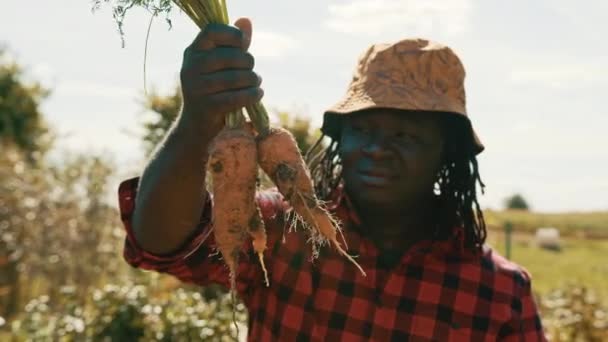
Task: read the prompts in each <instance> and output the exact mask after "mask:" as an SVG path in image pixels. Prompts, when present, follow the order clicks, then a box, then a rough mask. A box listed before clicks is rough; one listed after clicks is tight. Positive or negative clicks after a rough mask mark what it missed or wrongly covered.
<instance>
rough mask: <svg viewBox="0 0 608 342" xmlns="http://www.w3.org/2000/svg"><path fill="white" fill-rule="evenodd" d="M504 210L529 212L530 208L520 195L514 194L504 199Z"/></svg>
mask: <svg viewBox="0 0 608 342" xmlns="http://www.w3.org/2000/svg"><path fill="white" fill-rule="evenodd" d="M505 208H506V209H512V210H529V209H530V206H529V205H528V202H527V201H526V199H525V198H524V197H523V196H522V195H520V194H515V195H513V196H510V197H508V198H507V199H505Z"/></svg>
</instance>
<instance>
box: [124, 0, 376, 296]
mask: <svg viewBox="0 0 608 342" xmlns="http://www.w3.org/2000/svg"><path fill="white" fill-rule="evenodd" d="M172 1H173V3H175V4H176V5H177V6H178V7H179V8H180V9H181V10H182V11H183V12H184V13H186V14H187V15H188V16H189V17H190V18H191V19H192V20H193V21H194V22H195V23H196V24H197V25H198V26H199V27H200V28H201V29H204V28H205V26H206V25H208V24H211V23H217V24H226V25H227V24H228V23H229V19H228V12H227V8H226V0H172ZM131 2H132V3H137V4H138V5H145V1H143V3H144V4H142V1H135V0H131ZM162 4H163V6H165V7H164V10H165V11H167V8H168V7H167V6H169V1H162ZM123 13H124V12H123ZM246 110H247V114H248V116H249V119H250V122H247V121H246V118H245V116H244V114H243V111H242V110H239V111H235V112H233V113H228V114H227V115H226V125H225V127H224V129H223V130H222V131H221V132H220V133H219V134H218V135H217V136H216V137H215V138H214V140H213V141H212V143H211V145H210V146H209V160H208V165H207V167H208V169H209V170H210V171H211V172H210V174H211V176H212V178H213V182H212V184H213V188H212V192H213V196H214V201H213V213H212V217H213V229H214V235H215V240H216V243H217V248H218V250H219V251H220V253H221V254H222V257H223V260H224V261H225V263H226V265H227V266H228V268H229V269H230V281H231V288H232V290H233V291H234V289H235V286H236V284H235V282H236V271H237V265H238V259H239V255H240V253H241V248H242V247H243V246H244V244H245V241H246V239H247V237H248V236H250V237H251V238H252V244H253V250H254V251H255V253H256V254H257V255H258V258H259V261H260V264H261V267H262V269H263V271H264V278H265V282H266V286H268V285H269V282H268V275H267V271H266V267H265V264H264V258H263V253H264V250H265V249H266V244H267V236H266V230H265V227H264V221H263V220H262V217H261V213H260V210H259V208H258V206H257V203H256V201H255V191H256V178H257V170H258V165H259V166H260V167H261V169H262V170H263V171H264V172H265V173H266V174H267V175H268V176H269V177H270V178H271V179H272V181H273V182H274V183H275V185H276V186H277V188H278V190H279V192H280V193H281V194H282V195H283V196H284V198H285V200H287V201H288V202H289V204H290V205H291V207H292V208H293V211H295V213H296V214H297V216H295V217H296V219H297V220H299V221H301V222H303V223H304V225H305V226H306V227H307V228H308V229H309V230H310V232H311V233H312V235H313V238H312V239H311V240H312V241H313V243H315V244H316V243H325V242H327V241H329V243H330V244H331V245H332V246H333V247H334V248H335V249H336V250H337V251H338V252H339V253H340V254H342V255H344V256H345V257H346V258H348V259H349V260H350V261H351V262H352V263H353V264H354V265H356V266H357V268H358V269H359V270H360V271H361V272H362V273H363V274H364V275H365V272H364V271H363V269H362V268H361V267H360V266H359V265H358V264H357V262H356V261H355V260H354V259H353V258H352V257H351V256H350V255H348V254H347V253H346V251H345V250H344V249H343V248H342V246H341V244H340V243H339V242H338V239H337V233H338V232H339V225H338V223H337V221H336V220H335V219H334V218H333V217H332V216H331V215H330V214H329V213H328V212H327V211H326V210H325V209H324V208H323V206H322V205H321V203H320V201H319V200H318V199H317V197H316V195H315V192H314V187H313V182H312V180H311V178H310V172H309V171H308V169H307V167H306V164H305V162H304V159H303V157H302V155H301V154H300V151H299V149H298V146H297V144H296V141H295V139H294V137H293V135H292V134H291V133H290V132H289V131H288V130H286V129H283V128H276V127H270V125H269V120H268V114H267V112H266V109H265V108H264V106H263V104H262V103H261V102H258V103H256V104H254V105H252V106H249V107H247V108H246Z"/></svg>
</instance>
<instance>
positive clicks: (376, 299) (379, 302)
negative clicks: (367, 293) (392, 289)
mask: <svg viewBox="0 0 608 342" xmlns="http://www.w3.org/2000/svg"><path fill="white" fill-rule="evenodd" d="M374 302H375V303H376V305H377V306H382V297H380V295H379V294H376V295H374Z"/></svg>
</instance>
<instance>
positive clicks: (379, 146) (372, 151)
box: [361, 136, 390, 158]
mask: <svg viewBox="0 0 608 342" xmlns="http://www.w3.org/2000/svg"><path fill="white" fill-rule="evenodd" d="M378 138H379V137H377V136H376V137H374V139H369V140H368V141H367V142H366V143H365V144H364V145H363V147H362V148H361V152H363V154H364V155H366V156H368V157H370V158H383V157H386V156H387V155H388V154H389V153H390V151H389V150H388V149H387V148H386V146H385V143H384V139H378Z"/></svg>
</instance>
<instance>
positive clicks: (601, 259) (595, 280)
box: [487, 231, 608, 303]
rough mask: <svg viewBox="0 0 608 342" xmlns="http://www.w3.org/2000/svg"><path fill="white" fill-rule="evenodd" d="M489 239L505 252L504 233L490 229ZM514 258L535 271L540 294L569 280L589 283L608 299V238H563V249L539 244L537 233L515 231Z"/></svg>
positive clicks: (533, 285)
mask: <svg viewBox="0 0 608 342" xmlns="http://www.w3.org/2000/svg"><path fill="white" fill-rule="evenodd" d="M487 242H488V243H489V244H490V245H491V246H492V248H493V249H494V250H496V251H497V252H499V253H500V254H502V255H505V241H504V233H503V232H502V231H490V232H489V234H488V240H487ZM511 260H512V261H514V262H516V263H517V264H519V265H521V266H523V267H525V268H526V269H527V270H528V271H529V272H530V273H531V275H532V287H533V289H534V291H535V292H537V293H539V294H546V293H547V292H549V291H550V290H552V289H556V288H559V287H563V286H564V285H565V284H568V283H576V284H580V285H583V286H586V287H587V288H589V289H592V290H593V291H595V292H596V294H597V295H598V296H600V298H603V300H604V301H605V302H607V303H608V239H581V238H564V239H562V250H561V251H550V250H545V249H542V248H539V247H537V246H536V245H535V244H534V236H533V235H530V234H521V233H518V234H515V235H514V237H513V242H512V247H511Z"/></svg>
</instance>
